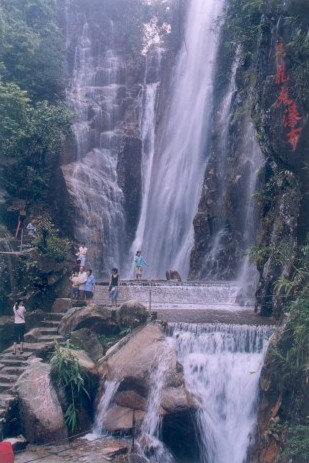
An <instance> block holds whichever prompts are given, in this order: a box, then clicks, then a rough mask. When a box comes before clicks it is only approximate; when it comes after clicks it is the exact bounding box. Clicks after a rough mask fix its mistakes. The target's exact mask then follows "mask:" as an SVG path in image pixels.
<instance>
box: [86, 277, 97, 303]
mask: <svg viewBox="0 0 309 463" xmlns="http://www.w3.org/2000/svg"><path fill="white" fill-rule="evenodd" d="M87 275H88V276H87V281H86V283H85V284H84V291H85V298H86V303H87V305H89V304H91V300H92V299H93V294H94V290H95V278H94V276H93V274H92V270H91V269H89V270H87Z"/></svg>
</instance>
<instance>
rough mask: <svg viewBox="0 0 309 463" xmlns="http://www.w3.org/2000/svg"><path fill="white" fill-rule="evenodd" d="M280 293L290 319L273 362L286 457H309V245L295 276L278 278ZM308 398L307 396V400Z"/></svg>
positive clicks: (303, 250)
mask: <svg viewBox="0 0 309 463" xmlns="http://www.w3.org/2000/svg"><path fill="white" fill-rule="evenodd" d="M276 291H277V296H278V297H282V298H284V299H285V300H286V299H287V300H288V301H290V303H287V302H285V311H286V313H287V322H286V325H285V329H284V332H283V334H282V337H281V340H280V342H279V345H278V346H277V348H276V349H275V350H274V351H273V353H272V355H273V361H274V363H275V365H276V368H277V369H278V372H280V381H281V383H282V384H281V390H282V397H283V403H282V407H281V412H280V419H281V422H282V423H283V425H282V426H283V428H284V432H283V435H284V440H285V451H284V453H283V457H284V456H289V457H296V456H301V457H302V458H304V460H305V461H308V460H309V437H308V436H309V423H308V416H306V411H305V410H303V406H304V405H305V404H306V400H307V399H308V395H307V394H308V393H307V389H308V382H309V244H306V245H305V246H301V247H300V248H299V252H298V256H297V259H296V261H295V265H294V266H293V274H292V276H291V277H290V278H289V279H288V278H284V279H280V280H278V281H277V285H276ZM306 398H307V399H306Z"/></svg>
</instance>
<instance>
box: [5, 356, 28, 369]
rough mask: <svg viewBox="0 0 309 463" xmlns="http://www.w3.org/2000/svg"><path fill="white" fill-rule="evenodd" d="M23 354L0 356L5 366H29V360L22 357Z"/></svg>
mask: <svg viewBox="0 0 309 463" xmlns="http://www.w3.org/2000/svg"><path fill="white" fill-rule="evenodd" d="M20 357H21V356H19V355H18V356H17V355H12V356H10V357H1V358H0V363H2V364H3V365H4V367H9V366H11V367H17V368H18V367H23V366H25V367H26V366H27V360H26V359H23V358H20Z"/></svg>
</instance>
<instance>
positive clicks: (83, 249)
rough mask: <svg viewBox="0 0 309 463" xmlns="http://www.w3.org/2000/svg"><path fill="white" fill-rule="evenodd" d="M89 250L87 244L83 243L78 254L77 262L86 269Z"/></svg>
mask: <svg viewBox="0 0 309 463" xmlns="http://www.w3.org/2000/svg"><path fill="white" fill-rule="evenodd" d="M87 251H88V248H86V246H85V243H81V245H80V247H79V249H78V252H77V253H76V257H77V261H79V264H80V265H81V266H82V267H84V266H85V264H86V254H87Z"/></svg>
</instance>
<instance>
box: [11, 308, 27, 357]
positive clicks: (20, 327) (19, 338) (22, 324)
mask: <svg viewBox="0 0 309 463" xmlns="http://www.w3.org/2000/svg"><path fill="white" fill-rule="evenodd" d="M13 312H14V348H13V354H14V355H16V347H17V348H18V349H19V351H20V353H21V354H23V353H24V350H23V347H24V334H25V328H26V320H25V316H26V308H25V306H24V304H23V301H21V300H19V301H17V302H15V304H14V306H13Z"/></svg>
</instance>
